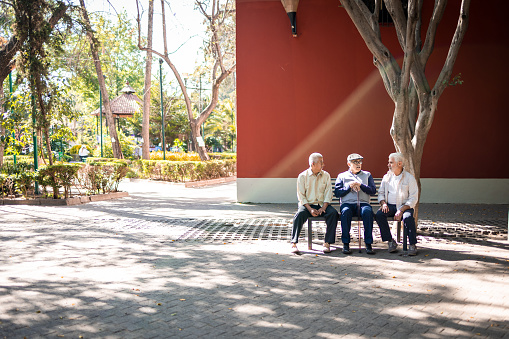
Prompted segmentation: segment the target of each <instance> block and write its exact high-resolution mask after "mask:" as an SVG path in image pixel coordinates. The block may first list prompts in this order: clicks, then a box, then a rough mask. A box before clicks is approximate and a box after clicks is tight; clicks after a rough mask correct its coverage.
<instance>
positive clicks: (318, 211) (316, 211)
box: [309, 208, 320, 217]
mask: <svg viewBox="0 0 509 339" xmlns="http://www.w3.org/2000/svg"><path fill="white" fill-rule="evenodd" d="M309 213H311V215H312V216H313V217H318V216H320V210H315V209H314V208H311V209H310V210H309Z"/></svg>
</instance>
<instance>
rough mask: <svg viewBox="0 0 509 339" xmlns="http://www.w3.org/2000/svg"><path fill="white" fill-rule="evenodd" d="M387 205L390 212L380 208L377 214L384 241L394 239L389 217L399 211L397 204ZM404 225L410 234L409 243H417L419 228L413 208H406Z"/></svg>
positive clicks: (376, 217)
mask: <svg viewBox="0 0 509 339" xmlns="http://www.w3.org/2000/svg"><path fill="white" fill-rule="evenodd" d="M387 206H388V207H389V212H387V213H384V212H382V209H379V210H378V212H376V214H375V219H376V223H377V224H378V227H380V235H381V236H382V241H389V240H392V234H391V230H390V228H389V223H388V222H387V217H393V216H394V215H395V214H396V212H397V211H398V209H397V208H396V205H392V204H387ZM403 227H404V228H405V229H406V231H407V234H408V243H409V244H410V245H415V244H417V230H416V228H415V219H414V209H413V208H411V209H409V210H406V211H405V212H404V213H403Z"/></svg>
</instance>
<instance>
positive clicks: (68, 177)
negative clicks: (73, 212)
mask: <svg viewBox="0 0 509 339" xmlns="http://www.w3.org/2000/svg"><path fill="white" fill-rule="evenodd" d="M81 166H82V165H80V164H56V165H48V166H43V167H41V168H40V169H39V170H38V174H37V180H38V182H39V184H40V185H41V186H51V188H52V189H53V199H58V195H59V191H60V188H61V187H64V196H65V198H68V197H69V192H70V189H71V186H72V185H73V184H74V181H75V178H76V174H77V173H78V170H79V169H80V168H81Z"/></svg>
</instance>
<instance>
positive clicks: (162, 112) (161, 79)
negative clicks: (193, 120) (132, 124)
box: [159, 59, 166, 160]
mask: <svg viewBox="0 0 509 339" xmlns="http://www.w3.org/2000/svg"><path fill="white" fill-rule="evenodd" d="M159 85H160V87H161V135H162V137H163V142H162V143H161V146H163V160H166V143H165V141H164V108H163V59H159Z"/></svg>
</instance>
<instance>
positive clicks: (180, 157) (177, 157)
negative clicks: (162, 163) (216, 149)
mask: <svg viewBox="0 0 509 339" xmlns="http://www.w3.org/2000/svg"><path fill="white" fill-rule="evenodd" d="M150 160H163V151H155V152H150ZM166 160H170V161H200V156H199V155H198V153H196V152H166Z"/></svg>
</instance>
